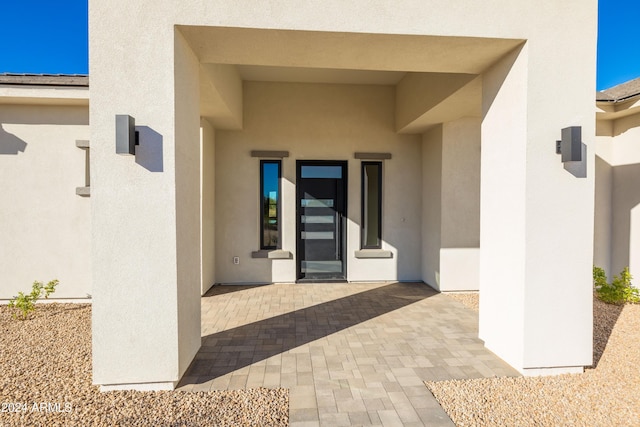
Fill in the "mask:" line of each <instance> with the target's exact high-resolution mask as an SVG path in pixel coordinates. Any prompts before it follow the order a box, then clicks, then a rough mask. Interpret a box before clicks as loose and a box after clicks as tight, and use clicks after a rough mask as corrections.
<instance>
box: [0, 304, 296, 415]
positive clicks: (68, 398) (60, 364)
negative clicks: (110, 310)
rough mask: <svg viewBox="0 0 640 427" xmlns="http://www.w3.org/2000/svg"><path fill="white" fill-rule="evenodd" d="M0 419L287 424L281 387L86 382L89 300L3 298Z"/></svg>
mask: <svg viewBox="0 0 640 427" xmlns="http://www.w3.org/2000/svg"><path fill="white" fill-rule="evenodd" d="M0 328H1V332H2V333H1V334H0V366H1V367H2V376H1V378H0V403H1V404H2V408H0V411H1V412H0V426H20V425H24V426H37V425H42V426H58V425H83V426H89V425H91V426H112V425H127V426H149V425H153V426H215V425H219V426H223V425H224V426H256V425H258V426H286V425H288V422H289V415H288V414H289V392H288V390H286V389H265V388H258V389H249V390H235V391H210V392H183V391H174V392H135V391H126V392H108V393H101V392H100V391H99V390H98V387H96V386H93V385H92V384H91V306H89V305H76V304H42V305H39V306H38V307H37V310H36V312H35V313H34V314H33V315H32V318H31V319H29V320H26V321H20V320H14V319H13V318H12V316H11V315H10V314H9V309H8V308H7V307H6V306H0Z"/></svg>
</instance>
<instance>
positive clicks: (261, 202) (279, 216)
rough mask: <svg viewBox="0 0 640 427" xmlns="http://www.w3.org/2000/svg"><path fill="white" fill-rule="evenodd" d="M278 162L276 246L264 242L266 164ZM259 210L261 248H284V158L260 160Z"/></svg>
mask: <svg viewBox="0 0 640 427" xmlns="http://www.w3.org/2000/svg"><path fill="white" fill-rule="evenodd" d="M265 164H276V165H278V200H277V202H276V209H277V210H278V211H277V213H276V219H277V221H278V243H277V244H276V245H275V246H271V245H270V246H266V245H265V244H264V221H265V217H264V214H265V212H264V165H265ZM258 199H259V211H260V250H274V249H281V248H282V160H272V159H270V160H260V196H259V198H258Z"/></svg>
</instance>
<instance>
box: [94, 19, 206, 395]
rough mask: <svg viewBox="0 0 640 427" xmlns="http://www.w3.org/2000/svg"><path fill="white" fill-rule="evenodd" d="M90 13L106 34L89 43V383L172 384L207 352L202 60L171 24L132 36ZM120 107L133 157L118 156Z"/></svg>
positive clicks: (112, 387)
mask: <svg viewBox="0 0 640 427" xmlns="http://www.w3.org/2000/svg"><path fill="white" fill-rule="evenodd" d="M90 15H91V19H90V22H91V25H92V28H91V32H92V34H99V33H104V32H107V31H108V32H110V36H109V37H95V38H93V39H92V40H93V42H92V44H91V51H92V58H91V70H90V72H91V75H92V79H93V82H92V98H91V107H90V109H91V111H90V119H91V124H92V126H91V141H92V156H91V173H92V176H91V183H92V190H93V191H92V263H93V319H92V329H93V381H94V383H95V384H99V385H100V386H101V389H102V390H116V389H139V390H158V389H172V388H174V387H175V385H176V384H177V382H178V381H179V380H180V378H181V376H182V374H183V373H184V372H185V371H186V369H187V367H188V365H189V363H190V362H191V360H192V359H193V357H194V355H195V353H196V352H197V350H198V349H199V347H200V298H199V297H200V293H201V268H200V135H199V128H200V118H199V86H198V66H199V64H198V61H197V58H196V57H195V55H194V54H193V52H192V51H191V49H190V48H189V46H188V44H187V43H186V42H185V41H184V39H183V37H182V35H180V34H179V33H177V32H176V31H175V30H174V29H173V27H169V26H167V27H163V26H158V27H154V28H153V31H151V30H149V31H146V32H140V34H139V38H138V39H136V43H131V42H130V41H129V40H128V39H127V35H126V34H120V33H118V34H116V33H114V32H113V31H112V28H109V21H108V20H101V19H98V17H95V16H93V15H92V14H91V11H90ZM94 18H96V19H94ZM123 33H124V32H123ZM118 37H120V38H122V39H123V40H119V39H118ZM119 46H127V50H126V52H123V51H121V50H119V49H120V48H119ZM149 46H154V48H153V49H149ZM123 56H124V58H123ZM115 57H118V58H120V60H118V61H114V60H113V58H115ZM123 75H126V76H127V78H126V79H123V78H122V76H123ZM116 114H128V115H131V116H133V117H135V119H136V125H137V126H136V128H137V130H138V131H139V133H140V144H139V145H138V146H137V147H136V154H135V156H120V155H118V154H116V151H115V116H116Z"/></svg>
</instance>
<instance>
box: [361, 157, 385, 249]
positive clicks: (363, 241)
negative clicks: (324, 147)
mask: <svg viewBox="0 0 640 427" xmlns="http://www.w3.org/2000/svg"><path fill="white" fill-rule="evenodd" d="M367 166H377V167H378V206H377V208H378V229H377V233H378V244H377V245H367V244H366V242H367V229H366V227H365V214H366V206H365V199H366V197H365V195H366V191H367V189H366V188H365V171H366V167H367ZM360 196H361V197H360V213H361V216H360V222H361V224H360V235H361V238H360V248H361V249H382V162H371V161H366V162H362V163H361V166H360ZM367 226H368V224H367Z"/></svg>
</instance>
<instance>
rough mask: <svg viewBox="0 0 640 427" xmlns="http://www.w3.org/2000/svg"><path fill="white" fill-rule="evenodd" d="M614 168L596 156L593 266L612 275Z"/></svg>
mask: <svg viewBox="0 0 640 427" xmlns="http://www.w3.org/2000/svg"><path fill="white" fill-rule="evenodd" d="M612 186H613V168H612V167H611V165H610V164H609V163H607V161H606V160H604V159H603V158H601V157H599V156H596V183H595V212H594V233H593V265H595V266H597V267H601V268H604V270H605V272H606V273H607V274H608V275H609V274H610V273H611V232H612V230H613V227H614V223H613V222H612V221H613V212H612V200H611V191H612V188H613V187H612Z"/></svg>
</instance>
